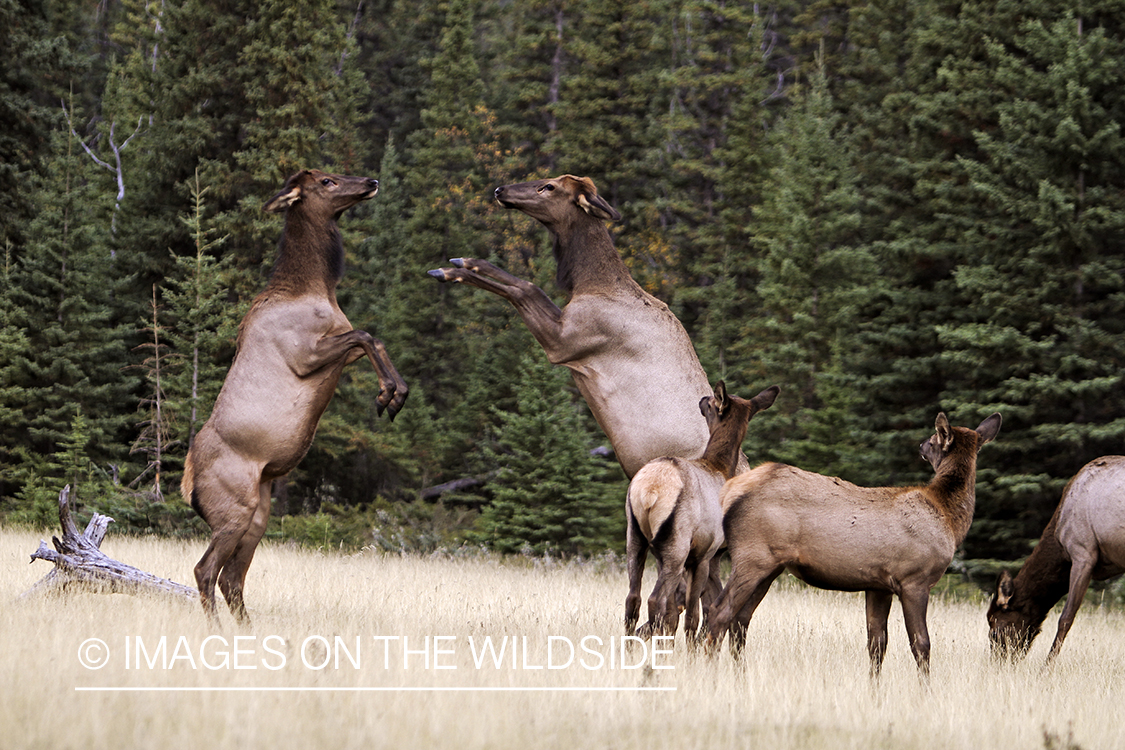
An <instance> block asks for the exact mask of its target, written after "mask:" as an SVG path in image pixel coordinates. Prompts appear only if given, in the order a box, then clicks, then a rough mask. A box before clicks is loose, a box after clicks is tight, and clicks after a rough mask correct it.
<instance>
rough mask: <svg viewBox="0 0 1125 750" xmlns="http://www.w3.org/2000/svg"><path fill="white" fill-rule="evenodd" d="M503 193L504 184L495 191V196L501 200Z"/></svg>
mask: <svg viewBox="0 0 1125 750" xmlns="http://www.w3.org/2000/svg"><path fill="white" fill-rule="evenodd" d="M503 194H504V186H503V185H501V186H500V187H498V188H496V192H495V193H494V196H495V198H496V200H500V196H501V195H503Z"/></svg>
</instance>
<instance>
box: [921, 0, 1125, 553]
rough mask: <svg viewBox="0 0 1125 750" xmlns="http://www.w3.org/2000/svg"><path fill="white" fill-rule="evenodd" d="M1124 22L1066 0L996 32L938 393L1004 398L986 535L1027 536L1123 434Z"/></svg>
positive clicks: (982, 535) (963, 404)
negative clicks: (987, 111)
mask: <svg viewBox="0 0 1125 750" xmlns="http://www.w3.org/2000/svg"><path fill="white" fill-rule="evenodd" d="M1094 19H1097V20H1096V21H1094V23H1091V21H1092V20H1094ZM1107 20H1108V21H1109V22H1110V23H1109V24H1108V25H1101V24H1100V23H1098V22H1097V21H1107ZM1120 30H1121V29H1120V22H1119V20H1113V19H1112V18H1111V17H1104V18H1103V17H1099V16H1097V15H1096V13H1095V14H1094V15H1093V18H1086V17H1084V16H1081V15H1072V14H1071V13H1069V12H1066V13H1065V14H1063V16H1062V17H1061V18H1058V19H1057V20H1051V19H1050V18H1040V19H1035V20H1028V21H1026V22H1024V24H1023V25H1022V27H1021V28H1020V33H1019V34H1018V35H1017V36H1016V38H1015V39H1014V40H1013V42H1012V43H1011V45H1010V46H1009V45H1004V44H1001V43H999V42H992V43H990V44H989V45H988V52H989V55H990V57H991V58H992V63H993V64H992V66H991V70H992V71H993V78H992V81H991V85H992V87H994V88H995V89H997V90H998V91H1000V92H1003V94H1004V96H1003V103H1002V104H1000V105H999V106H998V112H999V121H998V127H997V128H995V129H992V130H989V131H979V132H978V133H977V134H976V138H977V142H978V143H979V145H980V148H981V151H982V156H981V158H980V159H979V160H977V159H964V160H962V165H963V166H964V168H965V170H966V171H967V173H968V175H969V176H970V177H971V180H972V186H973V187H974V188H975V191H976V196H977V205H976V207H975V209H976V210H972V213H971V215H972V216H973V218H974V226H973V228H972V231H970V232H968V233H967V234H966V237H965V241H966V243H967V244H968V245H969V247H970V249H971V253H970V254H969V256H970V257H971V258H972V259H973V260H972V261H971V262H967V263H966V264H965V265H964V266H962V267H961V268H959V269H958V270H957V272H956V282H957V285H958V289H959V291H960V292H961V294H962V295H963V296H964V298H965V299H966V300H969V301H970V302H971V304H968V305H966V306H965V307H964V308H963V309H962V310H961V311H960V314H959V315H958V316H957V317H956V318H955V319H954V320H951V321H950V322H949V323H948V324H946V325H944V326H942V327H941V328H939V335H940V341H941V344H942V347H943V350H944V351H943V355H942V363H943V365H944V368H945V370H946V372H947V380H948V385H947V388H948V390H947V392H946V394H945V395H944V400H945V401H946V402H947V403H950V404H953V405H955V406H956V407H960V408H961V409H965V410H972V411H975V412H981V411H986V410H988V409H991V408H993V406H994V405H995V404H1003V409H1004V417H1005V425H1004V428H1005V438H1004V447H1003V450H1002V451H1000V453H1002V454H1003V456H1004V459H1003V460H1002V464H1001V466H1002V467H1003V468H1002V470H1001V471H998V472H997V474H998V475H997V477H996V480H995V486H994V490H993V493H992V497H990V498H989V500H990V502H988V503H986V504H985V506H984V507H983V508H982V511H983V513H982V515H983V516H984V519H983V521H982V522H981V523H979V524H978V525H977V528H975V529H974V537H972V538H971V539H970V542H971V543H978V544H982V545H987V547H989V548H991V549H1004V548H1005V546H1004V545H1008V544H1010V542H1009V541H1008V540H1009V539H1011V538H1012V537H1013V536H1015V537H1016V538H1019V537H1023V538H1024V539H1034V538H1035V537H1036V536H1037V530H1038V529H1041V528H1042V526H1043V525H1045V523H1046V519H1047V518H1048V517H1049V515H1050V513H1051V511H1052V510H1053V508H1054V506H1055V504H1056V503H1057V499H1058V496H1059V494H1060V492H1061V489H1062V485H1063V483H1064V482H1065V481H1066V480H1067V479H1068V478H1069V477H1070V476H1071V475H1072V474H1074V473H1075V472H1076V471H1077V470H1078V468H1080V467H1081V466H1082V465H1084V464H1085V463H1086V462H1087V461H1088V460H1090V459H1092V458H1095V457H1097V456H1099V455H1104V454H1107V453H1115V452H1118V451H1119V448H1120V446H1121V443H1122V438H1123V437H1125V433H1123V432H1122V429H1123V426H1125V421H1123V420H1125V399H1123V396H1122V394H1123V393H1125V389H1123V385H1125V383H1123V382H1122V374H1121V373H1122V365H1123V364H1125V339H1123V338H1122V333H1125V327H1123V323H1122V321H1123V320H1125V318H1123V313H1125V309H1123V307H1122V305H1123V302H1122V300H1123V294H1125V274H1123V272H1122V254H1121V252H1120V250H1119V249H1118V244H1119V243H1118V240H1117V238H1118V237H1119V236H1120V235H1121V233H1122V230H1123V229H1125V202H1123V200H1122V197H1121V196H1122V185H1123V176H1122V172H1121V169H1120V163H1121V157H1122V155H1125V138H1123V137H1122V133H1121V126H1120V120H1119V116H1118V113H1120V112H1121V111H1122V106H1123V103H1125V100H1123V99H1122V94H1121V87H1120V73H1119V70H1118V69H1117V67H1116V66H1114V65H1113V64H1112V63H1111V62H1110V61H1111V60H1113V59H1114V58H1115V57H1116V56H1118V55H1120V54H1122V52H1125V48H1123V47H1122V42H1121V39H1120V33H1119V32H1120ZM1012 520H1018V523H1017V524H1012V523H1010V521H1012ZM1006 550H1007V551H1008V553H1009V554H1019V552H1020V547H1019V546H1018V545H1011V546H1007V547H1006Z"/></svg>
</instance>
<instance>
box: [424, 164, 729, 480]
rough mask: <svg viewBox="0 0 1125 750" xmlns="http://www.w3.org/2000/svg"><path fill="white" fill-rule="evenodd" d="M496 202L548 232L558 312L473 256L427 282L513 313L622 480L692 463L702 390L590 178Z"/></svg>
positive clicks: (677, 330) (670, 319) (699, 437)
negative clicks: (668, 463) (626, 257)
mask: <svg viewBox="0 0 1125 750" xmlns="http://www.w3.org/2000/svg"><path fill="white" fill-rule="evenodd" d="M496 200H498V201H499V202H500V204H501V205H502V206H504V207H505V208H514V209H517V210H519V211H522V212H524V213H525V214H527V215H528V216H530V217H532V218H533V219H535V220H537V221H539V222H540V223H541V224H543V225H544V226H545V227H546V228H547V230H548V231H549V232H550V234H551V238H552V240H553V242H554V254H555V261H556V263H557V267H558V269H557V273H556V276H555V281H556V283H557V284H558V286H559V288H560V289H562V290H563V291H564V292H565V293H566V295H567V298H568V303H567V305H566V306H565V307H564V308H562V309H561V310H560V309H559V307H558V306H557V305H556V304H555V303H554V302H552V301H551V298H550V297H548V296H547V294H546V293H545V292H544V291H543V290H542V289H540V288H539V287H537V286H535V285H534V284H531V283H530V282H527V281H524V280H522V279H520V278H517V277H515V276H513V275H512V274H510V273H507V272H506V271H502V270H501V269H499V268H497V267H496V266H494V265H492V264H491V263H489V262H488V261H484V260H479V259H476V258H454V259H452V261H451V262H452V263H453V265H454V266H456V268H442V269H436V270H433V271H430V275H431V276H433V277H434V278H436V279H438V280H439V281H452V282H456V283H462V284H469V285H471V286H475V287H479V288H480V289H484V290H485V291H489V292H492V293H493V294H497V295H499V296H501V297H503V298H504V299H506V300H508V301H509V302H511V303H512V305H514V306H515V308H516V311H517V312H518V313H519V315H520V317H521V318H523V322H524V324H526V325H527V327H528V329H529V330H530V331H531V333H532V335H534V336H535V339H536V340H537V341H538V342H539V344H540V345H541V346H542V347H543V350H544V351H545V352H546V353H547V358H548V359H549V360H550V361H551V363H552V364H556V365H564V366H565V367H568V368H570V372H571V375H572V376H573V377H574V382H575V385H577V386H578V390H579V391H580V392H581V393H582V396H583V397H584V398H585V399H586V403H587V404H588V405H589V406H590V411H591V412H592V413H593V415H594V418H595V419H596V420H597V422H598V424H599V425H600V426H601V428H602V430H603V431H604V432H605V434H606V435H607V436H608V437H609V441H610V443H611V444H612V445H613V449H614V452H615V453H616V454H617V460H618V461H619V462H620V463H621V467H622V468H623V469H624V470H625V474H626V476H629V477H632V476H633V475H634V474H636V473H637V471H638V470H639V469H640V468H641V467H642V466H644V465H645V464H646V463H648V462H649V461H651V460H652V459H654V458H658V457H660V456H682V457H685V458H698V457H699V456H700V455H701V454H702V453H703V449H704V447H705V446H706V445H707V437H708V432H707V423H706V421H705V420H704V419H703V417H702V416H701V415H700V414H699V407H698V403H699V398H700V397H701V396H706V395H707V394H709V393H710V392H711V385H710V383H709V382H708V380H707V375H706V374H705V373H704V372H703V368H702V367H701V366H700V364H699V359H698V358H697V357H696V354H695V349H694V348H693V347H692V344H691V340H690V339H689V338H688V335H687V332H686V331H685V330H684V327H683V326H682V325H681V324H680V321H679V320H677V319H676V316H675V315H673V314H672V312H671V311H670V310H669V309H668V307H667V305H665V304H664V303H663V302H661V301H660V300H658V299H656V298H655V297H653V296H652V295H651V294H649V293H647V292H646V291H644V290H643V289H642V288H641V287H640V285H639V284H637V282H635V281H634V280H633V278H632V277H631V276H630V275H629V270H628V269H627V268H626V267H625V264H624V263H623V262H622V260H621V257H620V256H619V255H618V254H617V250H616V249H615V248H614V246H613V239H612V238H611V237H610V234H609V230H608V229H606V226H605V222H606V221H617V220H618V219H620V218H621V215H620V214H619V213H618V212H617V211H616V209H614V208H613V207H612V206H610V205H609V204H608V203H606V201H605V200H604V199H603V198H602V197H601V196H599V195H598V191H597V188H595V187H594V183H593V181H592V180H590V178H588V177H574V176H572V175H563V176H562V177H555V178H553V179H549V180H536V181H534V182H524V183H520V184H518V185H505V186H503V187H498V188H496ZM745 467H746V459H745V458H741V459H740V468H745Z"/></svg>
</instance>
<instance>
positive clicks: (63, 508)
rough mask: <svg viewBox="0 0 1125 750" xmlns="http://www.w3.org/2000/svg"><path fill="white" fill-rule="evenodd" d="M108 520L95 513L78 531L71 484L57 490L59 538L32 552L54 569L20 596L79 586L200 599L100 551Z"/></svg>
mask: <svg viewBox="0 0 1125 750" xmlns="http://www.w3.org/2000/svg"><path fill="white" fill-rule="evenodd" d="M111 523H113V519H112V518H110V517H109V516H103V515H101V514H99V513H95V514H94V516H93V518H91V519H90V523H89V524H87V526H86V531H85V532H83V533H81V534H80V533H78V527H77V526H75V525H74V520H73V519H72V518H71V515H70V486H69V485H68V486H66V487H64V488H63V491H62V492H60V493H59V526H61V527H62V535H63V536H62V539H59V538H58V537H57V536H53V537H51V543H52V544H54V546H55V548H54V549H51V548H50V547H48V546H47V543H46V542H43V541H41V542H39V549H37V550H36V551H35V552H34V553H32V555H31V561H32V562H35V561H36V560H47V561H49V562H52V563H54V564H55V568H54V570H52V571H51V572H50V573H48V574H47V575H45V576H44V577H43V578H42V579H40V581H39V582H38V583H36V584H35V585H34V586H32V587H31V588H30V589H28V590H27V591H26V592H24V593H23V595H22V596H21V597H20V598H21V599H22V598H24V597H28V596H31V595H32V594H36V593H41V592H44V591H65V590H69V589H72V588H79V589H82V590H85V591H97V592H102V593H111V594H117V593H121V594H137V593H142V592H152V593H158V594H168V595H171V596H174V597H176V598H181V599H190V600H191V601H196V600H198V599H199V592H198V591H196V590H195V589H193V588H191V587H190V586H185V585H183V584H182V583H176V582H175V581H170V580H168V579H167V578H160V577H159V576H154V575H153V574H152V573H146V572H145V571H143V570H137V569H136V568H134V567H132V566H130V565H125V564H124V563H120V562H118V561H116V560H114V559H113V558H111V557H108V556H107V555H106V554H105V553H104V552H102V551H101V549H100V547H101V544H102V540H103V539H104V538H105V533H106V529H107V528H109V525H110V524H111Z"/></svg>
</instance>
